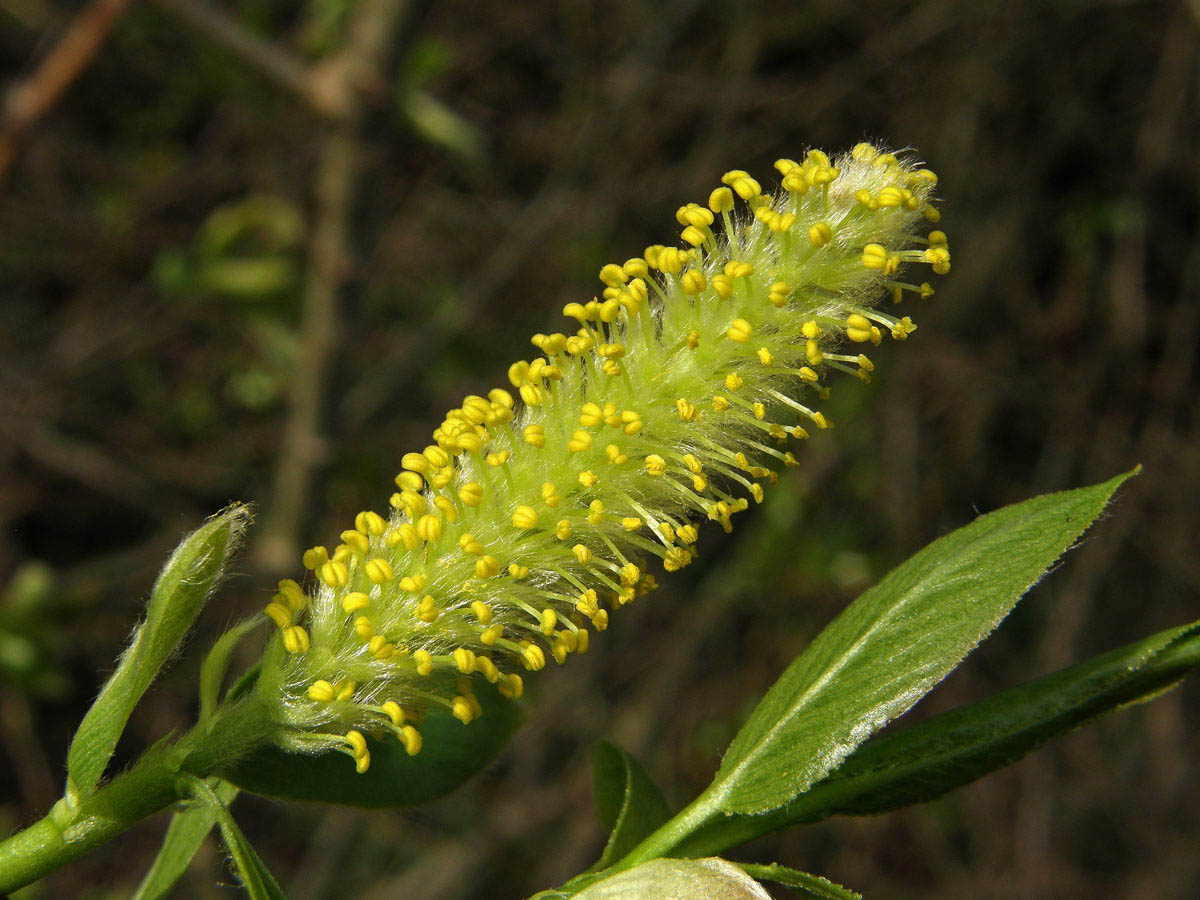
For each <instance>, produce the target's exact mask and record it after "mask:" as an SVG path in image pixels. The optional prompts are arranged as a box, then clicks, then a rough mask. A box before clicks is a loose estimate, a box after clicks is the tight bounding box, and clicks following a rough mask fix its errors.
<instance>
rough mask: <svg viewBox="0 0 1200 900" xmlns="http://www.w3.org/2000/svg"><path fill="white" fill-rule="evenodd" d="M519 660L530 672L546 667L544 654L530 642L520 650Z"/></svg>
mask: <svg viewBox="0 0 1200 900" xmlns="http://www.w3.org/2000/svg"><path fill="white" fill-rule="evenodd" d="M521 662H522V664H523V665H524V666H525V668H526V669H528V670H529V671H530V672H537V671H538V670H540V669H544V668H546V654H545V653H544V652H542V648H541V647H539V646H538V645H537V644H530V645H529V646H528V647H526V648H525V649H523V650H522V651H521Z"/></svg>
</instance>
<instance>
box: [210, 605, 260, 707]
mask: <svg viewBox="0 0 1200 900" xmlns="http://www.w3.org/2000/svg"><path fill="white" fill-rule="evenodd" d="M264 622H266V619H265V618H264V617H263V616H261V615H257V616H252V617H251V618H249V619H245V620H243V621H241V622H239V623H238V624H236V625H234V626H233V627H232V628H230V629H229V630H228V631H226V632H225V633H224V634H223V635H221V636H220V637H219V638H217V640H216V643H214V644H213V647H212V649H211V650H209V651H208V656H206V657H204V662H203V664H201V666H200V717H199V718H200V721H201V722H204V721H206V720H207V719H208V717H209V716H211V715H212V712H213V710H214V709H216V708H217V702H218V701H219V700H220V699H221V685H222V684H223V683H224V681H225V672H226V671H227V670H228V668H229V658H230V657H231V656H232V655H233V651H234V649H235V648H236V647H237V645H238V644H240V643H241V641H242V638H244V637H245V636H246V635H248V634H249V633H250V632H251V631H253V630H254V629H255V628H257V627H258V626H259V625H262V624H263V623H264Z"/></svg>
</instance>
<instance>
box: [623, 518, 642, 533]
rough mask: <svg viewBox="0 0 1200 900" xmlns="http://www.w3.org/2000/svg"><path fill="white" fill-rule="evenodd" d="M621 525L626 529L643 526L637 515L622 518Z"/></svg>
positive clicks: (633, 529)
mask: <svg viewBox="0 0 1200 900" xmlns="http://www.w3.org/2000/svg"><path fill="white" fill-rule="evenodd" d="M621 527H622V528H624V529H625V530H626V531H637V530H638V529H639V528H641V527H642V520H641V519H639V518H638V517H637V516H626V517H625V518H623V519H622V520H621Z"/></svg>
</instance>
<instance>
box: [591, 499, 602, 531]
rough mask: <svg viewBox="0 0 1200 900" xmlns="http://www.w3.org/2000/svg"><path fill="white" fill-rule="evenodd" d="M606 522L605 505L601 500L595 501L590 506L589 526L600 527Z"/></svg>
mask: <svg viewBox="0 0 1200 900" xmlns="http://www.w3.org/2000/svg"><path fill="white" fill-rule="evenodd" d="M603 521H604V503H603V502H602V501H600V500H593V501H592V502H591V503H589V504H588V524H589V525H599V524H600V523H601V522H603Z"/></svg>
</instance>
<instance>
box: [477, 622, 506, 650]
mask: <svg viewBox="0 0 1200 900" xmlns="http://www.w3.org/2000/svg"><path fill="white" fill-rule="evenodd" d="M503 634H504V626H503V625H501V624H499V623H496V624H495V625H492V626H490V627H488V628H485V629H484V630H483V631H482V632H480V634H479V642H480V643H481V644H484V645H485V646H488V647H490V646H492V644H494V643H496V641H498V640H500V638H501V636H503Z"/></svg>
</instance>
